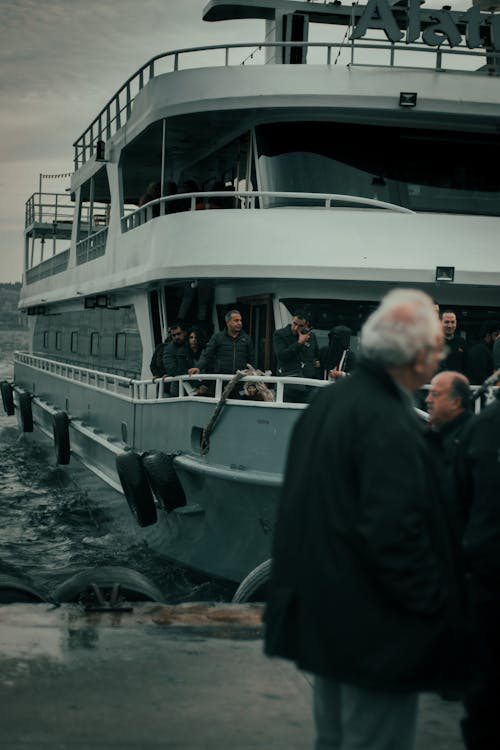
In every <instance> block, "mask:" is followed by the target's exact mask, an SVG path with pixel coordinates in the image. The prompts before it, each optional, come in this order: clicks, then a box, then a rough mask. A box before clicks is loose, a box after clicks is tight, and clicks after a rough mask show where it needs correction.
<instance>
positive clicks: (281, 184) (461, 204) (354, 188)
mask: <svg viewBox="0 0 500 750" xmlns="http://www.w3.org/2000/svg"><path fill="white" fill-rule="evenodd" d="M256 136H257V151H258V169H259V176H260V187H261V189H262V190H269V191H277V192H308V193H309V192H311V193H338V194H341V195H353V196H359V197H364V198H375V199H378V200H382V201H387V202H389V203H396V204H398V205H402V206H406V207H408V208H410V209H413V210H415V211H436V212H441V213H465V214H487V215H500V172H499V171H498V170H497V169H496V166H495V165H496V164H498V163H499V157H500V136H498V135H485V134H480V135H479V134H476V133H458V132H453V131H443V130H440V131H433V130H414V129H408V128H394V127H376V126H368V125H353V124H339V123H326V122H315V123H310V122H305V123H304V122H287V123H273V124H270V125H261V126H259V127H257V128H256ZM293 202H294V200H293V199H290V198H287V199H284V198H281V199H280V198H272V199H268V202H267V205H268V206H275V205H283V204H286V205H290V204H291V203H293ZM295 202H296V201H295ZM337 205H338V204H337Z"/></svg>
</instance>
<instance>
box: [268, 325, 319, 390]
mask: <svg viewBox="0 0 500 750" xmlns="http://www.w3.org/2000/svg"><path fill="white" fill-rule="evenodd" d="M273 343H274V353H275V354H276V359H277V360H278V375H289V376H290V377H300V378H317V377H319V376H320V370H319V368H318V367H315V366H314V360H316V359H318V360H319V347H318V341H317V339H316V336H315V335H314V333H311V334H310V336H309V341H306V342H305V343H304V344H299V342H298V338H297V336H296V335H295V334H294V333H293V331H292V329H291V327H290V325H287V326H285V327H284V328H280V329H279V330H277V331H275V332H274V338H273Z"/></svg>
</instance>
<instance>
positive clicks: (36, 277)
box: [25, 250, 69, 284]
mask: <svg viewBox="0 0 500 750" xmlns="http://www.w3.org/2000/svg"><path fill="white" fill-rule="evenodd" d="M68 263H69V250H63V251H62V252H60V253H57V255H53V256H52V257H51V258H48V259H47V260H43V261H42V262H41V263H39V264H38V265H36V266H32V267H31V268H28V269H27V270H26V271H25V280H26V284H33V283H34V282H35V281H40V280H41V279H45V278H47V277H48V276H54V275H55V274H57V273H62V272H63V271H66V269H67V268H68Z"/></svg>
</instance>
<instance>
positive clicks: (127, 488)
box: [116, 451, 158, 526]
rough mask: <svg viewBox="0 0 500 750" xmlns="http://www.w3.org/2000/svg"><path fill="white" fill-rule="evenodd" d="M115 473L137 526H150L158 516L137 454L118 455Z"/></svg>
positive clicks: (124, 453) (131, 452)
mask: <svg viewBox="0 0 500 750" xmlns="http://www.w3.org/2000/svg"><path fill="white" fill-rule="evenodd" d="M116 471H117V472H118V477H119V479H120V482H121V485H122V489H123V494H124V495H125V499H126V500H127V503H128V505H129V508H130V510H131V511H132V514H133V515H134V517H135V519H136V521H137V523H138V524H139V526H152V525H153V524H154V523H156V521H157V520H158V515H157V513H156V505H155V501H154V497H153V493H152V492H151V487H150V486H149V482H148V478H147V476H146V472H145V471H144V467H143V465H142V461H141V457H140V456H139V454H138V453H135V452H134V451H124V452H123V453H119V454H118V455H117V457H116Z"/></svg>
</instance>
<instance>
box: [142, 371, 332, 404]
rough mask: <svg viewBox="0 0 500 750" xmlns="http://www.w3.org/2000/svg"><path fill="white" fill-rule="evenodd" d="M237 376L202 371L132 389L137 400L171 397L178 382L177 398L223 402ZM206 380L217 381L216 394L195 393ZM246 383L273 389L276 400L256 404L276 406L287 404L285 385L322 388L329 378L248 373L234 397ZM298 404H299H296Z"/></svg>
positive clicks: (146, 382) (239, 383) (239, 384)
mask: <svg viewBox="0 0 500 750" xmlns="http://www.w3.org/2000/svg"><path fill="white" fill-rule="evenodd" d="M233 378H234V375H217V374H210V373H201V374H199V375H193V376H190V375H178V376H176V377H165V378H156V379H153V380H152V381H151V380H134V381H132V391H133V394H134V395H133V398H134V400H139V401H149V400H151V399H153V400H156V399H162V398H172V397H171V396H170V394H169V392H168V390H169V387H170V385H171V384H172V383H177V384H179V385H178V386H176V392H177V393H178V394H179V395H178V396H176V398H181V399H185V398H197V399H203V400H206V399H208V400H209V401H215V402H217V401H220V398H221V396H222V391H223V389H224V387H225V385H226V384H227V383H228V382H229V381H230V380H232V379H233ZM201 381H203V383H204V384H206V383H209V382H210V383H214V384H215V391H214V393H213V395H209V396H196V395H195V394H194V393H193V391H194V389H195V388H196V387H197V386H196V384H198V385H199V384H200V382H201ZM244 383H265V384H266V386H267V387H268V388H269V390H271V391H272V393H273V397H274V400H273V401H254V402H253V403H256V404H259V405H260V406H262V405H265V406H273V405H276V404H278V405H279V404H284V403H287V402H285V401H284V399H283V391H284V387H285V386H286V385H294V386H297V385H303V386H305V387H306V388H322V387H323V386H325V385H328V384H329V383H328V381H327V380H316V379H314V378H296V377H285V376H277V375H245V376H244V377H243V378H242V379H241V380H240V381H239V382H238V383H237V384H236V387H235V390H234V391H233V394H232V395H231V399H237V398H238V394H239V392H240V391H241V389H242V387H243V384H244ZM295 406H296V404H295Z"/></svg>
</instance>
